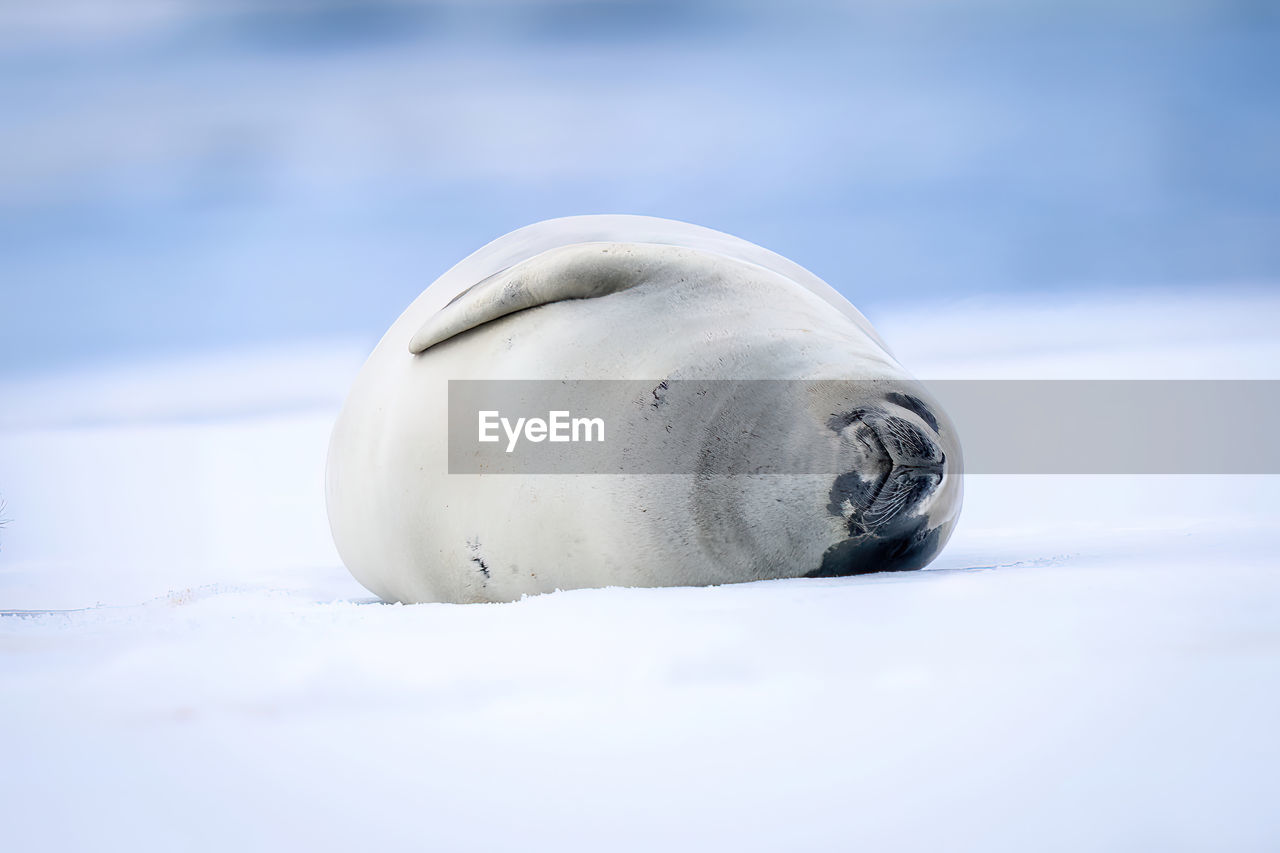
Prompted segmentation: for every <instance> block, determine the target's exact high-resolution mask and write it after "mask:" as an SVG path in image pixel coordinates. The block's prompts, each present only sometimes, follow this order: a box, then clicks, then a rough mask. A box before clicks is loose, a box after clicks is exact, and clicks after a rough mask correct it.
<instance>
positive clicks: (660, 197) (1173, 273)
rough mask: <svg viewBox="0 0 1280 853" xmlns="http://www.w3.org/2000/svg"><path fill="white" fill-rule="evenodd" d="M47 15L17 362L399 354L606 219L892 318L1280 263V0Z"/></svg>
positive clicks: (8, 106) (31, 141) (262, 8)
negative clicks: (765, 252) (751, 264)
mask: <svg viewBox="0 0 1280 853" xmlns="http://www.w3.org/2000/svg"><path fill="white" fill-rule="evenodd" d="M36 6H37V4H12V5H8V6H5V7H2V8H0V79H3V80H5V84H4V85H3V87H0V154H3V157H0V373H7V374H22V373H29V372H33V371H35V372H43V371H48V370H56V369H61V368H64V367H69V366H75V365H77V364H82V363H90V362H95V363H96V362H101V361H113V360H120V359H137V358H154V357H164V356H165V355H166V354H169V353H172V352H175V351H184V350H191V349H223V348H229V347H236V346H241V345H258V344H263V343H277V342H287V341H292V340H303V339H313V340H314V339H325V338H335V337H345V338H353V339H357V340H366V341H368V342H369V343H370V344H372V343H373V342H374V341H375V340H376V339H377V337H378V336H379V335H380V334H381V333H382V331H383V330H385V328H386V327H387V326H388V325H389V324H390V322H391V321H392V320H393V319H394V318H395V316H396V315H397V314H398V313H399V311H400V310H401V309H402V308H403V307H404V306H405V305H407V304H408V302H409V301H410V300H411V299H412V297H413V296H415V295H416V294H417V293H418V292H419V291H420V290H421V289H422V288H423V287H425V286H426V285H427V284H429V283H430V282H431V281H432V280H433V279H434V278H435V277H436V276H437V275H439V274H440V273H441V272H443V271H444V270H445V269H446V268H447V267H448V266H450V265H451V264H452V263H453V262H455V261H457V260H459V259H460V258H461V257H462V256H463V255H465V254H467V253H468V252H470V251H471V250H473V249H475V248H477V247H478V246H480V245H481V244H483V243H484V242H486V241H487V240H489V239H492V238H494V237H497V236H499V235H500V234H502V233H505V232H506V231H509V230H511V229H513V228H516V227H519V226H521V225H525V224H528V223H530V222H533V221H537V220H540V219H545V218H549V217H554V216H563V215H568V214H576V213H604V212H619V213H643V214H649V215H655V216H665V217H669V218H675V219H683V220H688V221H693V222H696V223H699V224H702V225H707V226H709V227H713V228H719V229H721V230H725V231H729V232H732V233H735V234H738V235H739V236H742V237H745V238H747V239H749V240H752V241H754V242H757V243H760V244H762V245H764V246H766V247H768V248H770V249H773V250H775V251H778V252H781V253H782V254H785V255H787V256H789V257H791V258H792V259H794V260H796V261H797V262H799V263H801V264H803V265H805V266H807V267H809V268H810V269H812V270H814V271H815V272H816V273H818V274H819V275H821V276H822V277H824V278H825V279H827V280H828V281H829V282H830V283H831V284H832V285H833V286H835V287H836V288H837V289H839V290H840V291H842V292H843V293H845V295H847V296H848V297H849V298H850V299H851V300H852V301H854V303H855V304H858V305H859V306H860V307H863V308H866V309H868V310H870V311H872V312H873V313H874V310H875V308H876V306H877V305H884V304H888V303H894V302H903V301H910V300H934V301H936V300H956V301H963V300H965V299H967V298H970V297H972V296H974V295H977V294H991V293H1009V292H1018V293H1025V292H1039V291H1047V290H1061V289H1065V288H1086V289H1110V288H1116V287H1125V288H1149V289H1151V290H1152V292H1153V298H1158V291H1159V289H1160V288H1164V287H1171V286H1184V285H1214V286H1217V285H1236V286H1239V285H1244V286H1255V287H1274V286H1275V283H1276V282H1277V281H1280V239H1277V238H1278V237H1280V109H1277V107H1278V106H1280V15H1277V14H1276V13H1275V12H1272V11H1270V10H1269V9H1268V7H1267V5H1266V4H1261V3H1259V4H1253V3H1213V4H1210V3H1198V2H1183V3H1127V4H1126V3H1119V4H1113V3H1106V4H1104V3H1088V2H1086V3H1057V2H1046V3H1039V4H1025V3H1006V2H997V0H985V2H984V0H964V2H960V3H954V4H946V5H945V6H944V5H942V4H926V3H905V4H904V3H888V2H869V3H852V4H850V3H822V2H801V3H787V4H781V3H779V4H750V3H747V4H744V3H729V2H721V3H717V2H702V3H675V2H658V3H636V2H625V0H596V2H581V0H579V1H578V2H539V0H489V2H485V3H479V4H476V3H471V4H464V3H460V2H435V3H425V4H424V3H404V2H382V3H362V4H343V3H333V2H292V3H273V4H257V3H244V2H242V3H233V4H226V3H214V2H205V0H187V2H182V3H177V4H159V3H149V2H136V3H132V4H128V5H127V6H121V5H114V4H110V5H109V8H108V4H104V6H103V7H102V8H101V9H100V10H99V11H98V12H94V11H93V9H94V7H93V6H92V4H90V5H88V6H86V5H84V4H65V5H64V4H59V3H56V2H55V3H49V4H39V7H38V8H36ZM28 7H30V8H28Z"/></svg>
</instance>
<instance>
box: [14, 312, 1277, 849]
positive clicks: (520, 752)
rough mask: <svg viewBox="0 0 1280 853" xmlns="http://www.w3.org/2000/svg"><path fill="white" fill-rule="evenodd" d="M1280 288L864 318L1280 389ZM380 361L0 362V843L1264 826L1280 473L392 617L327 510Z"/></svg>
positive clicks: (802, 844) (329, 357) (992, 509)
mask: <svg viewBox="0 0 1280 853" xmlns="http://www.w3.org/2000/svg"><path fill="white" fill-rule="evenodd" d="M1157 298H1158V304H1152V303H1153V300H1155V299H1157ZM1277 316H1280V295H1276V294H1275V293H1274V292H1273V291H1271V290H1263V289H1259V290H1253V291H1248V290H1236V291H1230V292H1227V291H1210V290H1187V291H1170V292H1167V293H1160V294H1158V297H1157V295H1155V294H1153V293H1152V292H1151V291H1147V292H1146V293H1145V294H1134V295H1126V294H1117V295H1113V296H1111V297H1107V298H1106V299H1104V300H1098V299H1097V298H1096V297H1095V298H1093V300H1092V301H1089V302H1085V301H1071V300H1070V299H1069V298H1065V297H1064V298H1059V299H1058V300H1057V301H1056V302H1052V303H1046V302H1036V301H1032V300H1030V299H1028V298H1018V299H1013V298H1005V299H1002V300H1001V301H1000V302H998V303H997V302H987V303H983V302H969V303H965V304H962V305H944V306H942V307H938V306H936V305H935V306H926V305H922V306H916V307H914V308H911V309H910V310H908V309H907V308H900V309H898V310H897V311H896V312H885V313H882V314H881V315H878V316H876V315H873V316H872V320H873V321H874V322H875V323H876V325H877V328H879V329H880V331H881V332H882V333H883V334H884V336H885V338H886V339H887V340H888V341H889V342H890V343H891V344H892V345H893V347H894V349H895V351H896V352H897V353H898V355H899V356H900V357H901V359H902V360H903V361H904V363H906V364H907V365H908V366H909V367H911V368H912V369H913V370H914V371H915V372H916V373H917V374H918V375H919V376H921V377H922V378H925V379H928V378H959V377H983V378H988V377H999V376H1008V377H1017V378H1025V377H1029V376H1030V377H1046V378H1047V377H1057V378H1063V377H1073V378H1084V377H1107V378H1156V377H1159V378H1213V377H1221V378H1277V377H1276V375H1277V372H1278V371H1280V340H1278V339H1277V336H1276V334H1275V332H1274V320H1275V318H1276V317H1277ZM363 355H364V353H363V351H362V348H361V347H358V346H352V345H348V344H345V343H342V342H336V343H334V342H321V343H318V344H315V345H314V346H310V345H309V346H294V347H291V348H287V349H285V348H282V349H276V350H255V351H239V352H233V353H221V354H218V353H212V354H209V353H206V354H193V355H191V356H190V357H189V358H187V359H185V360H169V361H166V362H165V363H163V364H148V363H138V364H134V365H126V366H116V367H103V368H101V369H97V370H94V371H84V370H82V371H79V372H75V373H64V374H56V375H48V376H42V377H35V378H30V377H29V378H25V379H11V380H6V381H5V382H4V383H3V387H0V397H2V398H3V399H4V400H5V401H6V405H5V408H4V410H3V412H0V497H3V498H4V499H5V500H6V501H7V510H6V514H7V515H8V516H10V517H11V519H12V520H11V522H10V523H9V524H8V526H7V527H5V528H4V529H3V530H0V609H2V610H3V615H0V754H2V755H3V756H4V757H3V764H0V771H2V772H0V825H2V826H3V827H4V837H5V846H6V848H7V849H13V850H27V849H95V850H99V849H129V850H140V849H141V850H161V849H164V850H169V849H182V850H198V849H208V850H225V849H247V850H254V849H264V850H266V849H270V850H277V849H286V848H287V849H360V850H380V849H414V850H420V849H444V850H468V849H504V850H505V849H555V850H578V849H581V850H630V849H636V850H640V849H644V850H652V849H665V848H676V849H737V850H777V849H784V848H787V849H790V848H799V849H822V850H828V849H871V850H889V849H903V850H979V849H980V850H1018V851H1024V850H1031V849H1034V850H1080V849H1123V850H1137V849H1144V850H1145V849H1158V850H1184V849H1185V850H1206V849H1215V850H1225V849H1230V850H1254V849H1256V850H1263V849H1275V848H1276V847H1277V846H1280V817H1278V816H1277V810H1276V808H1275V803H1276V801H1277V793H1280V791H1278V790H1277V782H1276V779H1277V771H1276V768H1277V767H1278V766H1280V732H1278V731H1277V726H1276V723H1275V721H1276V720H1277V719H1280V577H1278V576H1277V572H1276V568H1277V560H1276V558H1275V556H1274V551H1275V532H1276V529H1277V523H1276V522H1277V519H1278V516H1280V478H1277V477H1263V476H1252V477H1171V476H1170V477H1145V478H1122V477H1047V476H1045V477H1036V476H1007V477H994V476H987V477H976V476H971V477H969V478H968V480H967V482H966V498H965V510H964V513H963V514H962V517H961V524H960V528H959V530H958V532H957V533H956V536H955V538H954V540H953V541H952V543H951V544H950V546H949V547H948V548H947V550H946V551H945V552H944V553H943V554H942V556H941V557H940V558H939V559H938V560H937V561H936V562H935V563H934V564H933V566H932V567H931V568H930V569H929V570H926V571H923V572H918V573H912V574H902V575H881V576H866V577H860V578H849V579H838V580H793V581H774V582H764V583H755V584H745V585H739V586H728V587H716V588H703V589H660V590H628V589H605V590H584V591H575V592H564V593H557V594H554V595H547V596H540V597H536V598H530V599H526V600H524V601H520V602H516V603H513V604H501V605H469V606H456V605H417V606H408V607H406V606H398V605H396V606H392V605H384V604H381V603H378V602H376V601H375V600H374V599H373V598H372V597H371V596H370V595H369V594H368V593H367V592H366V591H365V590H363V589H362V588H360V587H359V586H358V585H356V584H355V582H354V581H352V580H351V579H350V577H349V576H348V575H347V574H346V572H345V570H344V569H343V568H342V567H341V564H340V562H339V561H338V559H337V556H336V554H335V553H334V551H333V547H332V545H331V543H330V541H329V537H328V531H327V525H326V522H325V518H324V507H323V494H322V475H323V463H324V450H325V444H326V441H327V437H328V429H329V426H330V424H331V423H332V420H333V417H334V416H335V414H336V410H337V407H338V406H339V405H340V403H341V400H342V397H343V395H344V393H345V390H346V388H347V386H348V385H349V383H350V382H351V380H352V378H353V377H354V374H355V371H356V370H357V369H358V367H359V364H360V361H361V359H362V357H363Z"/></svg>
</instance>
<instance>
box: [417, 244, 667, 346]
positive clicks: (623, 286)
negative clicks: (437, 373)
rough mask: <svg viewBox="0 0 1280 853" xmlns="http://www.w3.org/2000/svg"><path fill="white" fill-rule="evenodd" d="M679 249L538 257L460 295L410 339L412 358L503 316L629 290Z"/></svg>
mask: <svg viewBox="0 0 1280 853" xmlns="http://www.w3.org/2000/svg"><path fill="white" fill-rule="evenodd" d="M683 254H685V251H684V250H683V249H680V248H678V247H675V246H662V245H655V244H636V243H577V244H574V245H572V246H563V247H561V248H557V249H551V250H550V251H547V252H543V253H542V254H540V255H536V256H534V257H532V258H530V259H529V260H527V261H524V262H522V263H519V264H516V265H515V266H513V267H510V268H508V269H505V270H502V271H501V272H498V273H495V274H494V275H491V276H489V277H488V278H486V279H484V280H482V281H479V282H477V283H476V284H474V285H472V286H471V287H469V288H467V289H466V290H464V291H462V292H461V293H459V294H458V295H457V296H455V297H454V298H453V300H452V301H451V302H449V304H448V305H445V306H444V307H443V308H441V309H440V310H439V311H437V312H436V313H435V314H433V315H432V316H431V317H430V318H429V319H428V320H427V322H425V323H423V324H422V327H421V328H419V329H418V331H417V332H415V333H414V335H413V337H412V338H410V340H409V352H411V353H413V354H414V355H417V354H418V353H421V352H425V351H426V350H427V349H429V348H431V347H433V346H435V345H436V344H438V343H441V342H442V341H447V340H448V339H449V338H452V337H453V336H454V335H457V334H460V333H462V332H465V331H467V330H468V329H474V328H475V327H477V326H481V325H484V324H485V323H488V322H489V321H491V320H497V319H499V318H501V317H505V316H507V315H508V314H514V313H515V312H517V311H523V310H525V309H526V308H536V307H538V306H539V305H547V304H550V303H552V302H560V301H561V300H564V299H593V298H595V297H597V296H607V295H609V294H610V293H617V292H618V291H621V290H629V289H630V288H633V287H636V286H637V285H641V284H644V283H645V282H646V281H651V280H653V279H654V278H655V277H656V274H658V273H660V272H661V271H662V270H664V269H666V268H667V267H668V266H670V265H672V264H673V263H676V262H678V259H679V257H680V256H681V255H683Z"/></svg>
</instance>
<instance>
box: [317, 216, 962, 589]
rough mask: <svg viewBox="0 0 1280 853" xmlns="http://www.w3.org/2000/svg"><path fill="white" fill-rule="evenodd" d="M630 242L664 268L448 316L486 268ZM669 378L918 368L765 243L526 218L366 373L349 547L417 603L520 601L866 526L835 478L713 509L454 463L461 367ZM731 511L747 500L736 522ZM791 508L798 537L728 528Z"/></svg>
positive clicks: (739, 563)
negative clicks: (844, 505)
mask: <svg viewBox="0 0 1280 853" xmlns="http://www.w3.org/2000/svg"><path fill="white" fill-rule="evenodd" d="M583 244H585V245H583ZM610 251H612V252H613V253H614V257H613V258H611V259H609V260H610V262H616V261H617V257H619V255H618V253H625V257H626V258H627V259H628V261H629V262H634V264H636V266H637V268H638V269H639V268H643V269H646V270H651V271H653V270H656V271H657V272H655V273H653V274H652V275H649V276H648V278H645V279H644V280H643V281H642V282H641V283H640V284H639V285H637V286H631V287H628V288H626V289H620V290H618V291H617V292H611V293H609V294H608V295H606V296H600V297H598V298H570V299H566V300H563V301H556V302H552V303H551V304H542V305H540V306H539V307H535V308H532V309H528V310H518V311H516V312H515V313H510V314H507V315H505V316H498V318H497V319H492V320H489V321H488V322H484V323H483V324H482V325H479V326H478V327H475V328H470V331H463V332H462V333H461V334H456V332H458V331H459V330H460V329H466V328H469V326H468V325H467V322H463V321H461V320H459V321H457V322H455V321H454V320H452V319H450V320H449V322H450V323H452V324H453V326H457V327H458V328H454V327H453V326H450V327H449V328H448V329H447V330H446V331H445V332H443V333H441V332H440V329H441V328H443V324H442V321H441V320H440V319H439V318H440V317H445V318H446V319H448V318H449V316H450V315H449V312H447V311H446V312H442V309H444V308H445V306H446V303H448V302H449V301H450V300H451V299H453V298H454V297H455V296H457V295H458V294H459V293H461V292H462V291H464V290H466V289H467V288H469V287H471V286H472V285H475V284H476V283H477V282H481V281H483V280H485V279H487V278H489V277H491V276H495V275H497V274H499V273H503V271H504V270H507V269H508V268H512V267H515V271H516V272H519V273H520V274H521V275H523V276H526V277H533V278H537V277H538V276H540V275H544V274H546V275H554V273H555V270H556V269H558V268H559V267H557V265H563V264H564V263H565V262H566V260H568V261H572V262H574V263H578V264H582V263H586V264H588V265H589V264H590V263H592V262H593V261H592V259H593V258H594V257H595V256H596V253H602V252H603V253H607V252H610ZM517 265H519V266H517ZM503 274H504V275H511V273H503ZM485 298H489V297H485ZM459 301H460V302H462V300H459ZM517 307H519V306H517ZM462 309H465V311H470V312H471V313H470V314H468V315H467V316H468V317H470V316H472V315H473V314H474V310H473V309H472V308H471V307H470V306H462ZM462 309H459V308H458V307H457V306H455V310H454V313H457V314H462V313H465V311H464V310H462ZM476 310H482V311H483V310H486V309H484V308H483V305H482V306H481V309H476ZM433 318H434V319H433ZM424 330H425V331H424ZM442 334H443V337H441V335H442ZM450 335H453V336H452V337H450ZM415 336H416V339H415ZM411 341H413V342H414V343H413V345H412V346H411ZM424 341H425V342H426V347H425V351H423V350H424V347H423V342H424ZM411 349H412V350H415V351H418V353H417V354H414V352H411ZM669 377H676V378H691V379H692V378H698V379H704V378H724V379H756V378H759V379H783V378H788V379H790V378H795V379H802V378H804V379H815V378H833V379H848V378H884V379H892V380H895V381H896V380H902V381H904V382H906V381H910V379H909V376H908V375H907V374H906V372H905V371H904V370H903V369H902V368H901V366H899V365H898V363H897V362H896V361H895V360H894V359H893V358H892V356H890V355H889V353H888V352H887V351H886V349H885V347H884V345H883V343H882V342H881V341H880V339H879V337H878V336H877V335H876V334H875V332H874V330H872V329H871V327H870V325H869V324H868V323H867V321H866V320H865V318H863V317H862V315H861V314H859V313H858V312H857V311H856V310H855V309H854V308H853V307H852V306H851V305H850V304H849V303H848V302H847V301H846V300H844V299H843V298H842V297H841V296H840V295H839V294H837V293H836V292H835V291H834V290H832V289H831V288H830V287H829V286H828V285H826V284H825V283H823V282H822V281H820V280H819V279H817V278H816V277H814V276H813V275H812V274H811V273H808V272H807V271H805V270H803V269H802V268H800V267H798V266H796V265H795V264H793V263H791V262H790V261H787V260H785V259H784V258H781V257H779V256H777V255H775V254H773V253H771V252H767V251H766V250H764V249H761V248H760V247H758V246H754V245H752V244H750V243H746V242H745V241H742V240H738V239H736V238H733V237H730V236H728V235H725V234H721V233H719V232H715V231H711V230H709V229H705V228H699V227H697V226H692V225H686V224H683V223H676V222H669V221H666V220H660V219H651V218H648V217H632V216H593V217H573V218H569V219H562V220H552V221H549V222H543V223H539V224H537V225H533V226H530V227H528V228H524V229H520V230H519V231H515V232H512V233H511V234H508V235H507V236H505V237H502V238H500V239H499V240H496V241H494V242H493V243H490V244H489V245H488V246H485V247H484V248H483V249H481V250H480V251H478V252H476V253H474V254H473V255H471V256H469V257H468V258H466V259H465V260H463V261H462V262H461V263H459V264H458V265H457V266H455V267H454V268H453V269H451V270H449V271H448V272H447V273H445V274H444V275H443V276H441V277H440V279H438V280H437V281H436V282H435V283H434V284H432V285H431V286H430V287H429V288H427V290H426V291H424V292H423V294H422V295H421V296H420V297H418V299H416V300H415V301H414V302H413V304H412V305H410V306H409V308H408V309H407V310H406V311H405V312H404V314H403V315H402V316H401V317H400V318H399V319H398V320H397V321H396V322H395V324H394V325H393V326H392V327H391V329H390V330H389V331H388V332H387V334H386V335H385V336H384V337H383V339H382V341H381V342H380V343H379V344H378V347H377V348H376V349H375V350H374V352H373V354H372V355H371V356H370V357H369V359H368V361H367V362H366V364H365V366H364V368H363V369H362V371H361V373H360V375H359V377H358V379H357V380H356V383H355V386H354V387H353V389H352V391H351V394H350V396H349V398H348V400H347V403H346V405H345V407H344V409H343V411H342V414H341V416H340V417H339V419H338V422H337V424H336V426H335V428H334V432H333V437H332V441H331V444H330V450H329V464H328V481H327V496H328V506H329V519H330V524H331V527H332V530H333V535H334V539H335V541H336V543H337V546H338V550H339V552H340V553H341V555H342V558H343V560H344V562H345V563H346V564H347V566H348V568H349V569H350V570H351V572H352V574H354V575H355V577H356V578H357V579H358V580H359V581H360V582H361V583H362V584H364V585H365V586H366V587H368V588H369V589H370V590H372V591H373V592H374V593H376V594H377V595H379V596H381V597H382V598H384V599H387V600H396V601H404V602H418V601H458V602H466V601H508V600H512V599H516V598H519V597H520V596H521V595H524V594H533V593H540V592H547V591H551V590H554V589H558V588H559V589H568V588H578V587H598V586H609V585H625V586H659V585H677V584H708V583H723V582H733V581H744V580H754V579H758V578H761V577H778V576H799V575H803V574H805V573H806V572H808V571H810V570H812V569H813V568H815V567H816V566H817V565H818V564H819V562H820V561H821V559H822V554H823V552H824V551H825V550H826V548H828V547H829V546H830V545H831V544H832V543H833V542H836V541H838V540H839V539H840V538H841V537H842V536H846V535H847V534H846V533H844V532H842V530H841V524H840V519H838V518H834V517H833V516H832V514H831V513H830V512H829V511H828V509H827V506H826V503H827V490H828V488H829V485H830V483H829V479H830V478H828V477H821V476H816V475H795V476H786V477H779V476H772V477H737V478H734V481H733V490H734V492H733V493H734V495H735V499H734V501H733V507H732V509H731V510H726V509H725V507H724V505H723V504H724V489H721V490H720V492H719V496H718V497H715V498H714V500H713V503H714V501H720V503H716V504H715V506H714V507H712V508H711V509H708V506H707V505H704V504H705V502H706V500H707V496H706V494H704V493H700V492H699V491H698V490H697V489H695V488H694V487H693V484H692V479H693V478H692V477H679V476H678V477H661V476H658V477H655V476H642V475H616V476H573V475H503V476H484V475H459V474H454V475H450V474H449V473H447V458H446V437H447V417H446V400H447V383H448V380H450V379H499V378H501V379H645V380H649V379H652V380H659V379H664V378H669ZM809 420H813V421H814V426H813V429H812V435H810V434H808V432H807V428H806V427H803V426H802V427H801V428H799V429H798V430H797V431H796V434H794V435H787V436H780V437H779V438H778V441H780V442H782V443H787V442H790V443H791V444H795V443H796V442H810V441H812V442H820V441H823V440H825V439H821V438H820V434H821V433H822V431H823V429H824V427H823V425H822V424H821V423H820V422H818V421H817V420H815V419H813V418H810V419H809ZM802 433H803V434H802ZM799 446H804V445H803V444H801V445H799ZM957 449H958V448H957ZM700 502H701V503H700ZM952 502H955V503H956V504H957V507H958V494H954V495H949V496H948V505H947V506H945V507H942V508H940V510H939V511H940V512H942V513H943V514H946V513H950V515H951V516H952V517H953V516H954V513H955V511H956V509H957V507H952V506H951V505H950V504H951V503H952ZM725 512H733V513H741V514H740V515H735V518H734V519H733V520H732V522H730V520H728V519H724V518H722V516H723V515H724V513H725ZM775 521H776V523H777V524H778V525H779V530H781V531H785V535H782V534H780V535H777V536H762V537H758V538H756V537H753V538H752V539H751V541H750V542H749V543H743V542H734V541H727V542H726V541H724V537H721V536H720V535H719V531H718V528H717V525H719V524H720V523H721V522H723V523H725V524H731V526H732V525H737V526H738V527H743V526H744V525H745V526H746V527H747V528H749V529H757V528H760V525H764V526H765V527H764V528H760V529H765V528H767V527H768V525H769V524H771V523H773V522H775ZM729 539H733V537H732V536H729ZM481 561H482V562H483V563H484V565H485V567H486V571H487V574H488V576H487V577H486V576H485V573H484V572H481V571H480V570H479V569H480V562H481Z"/></svg>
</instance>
